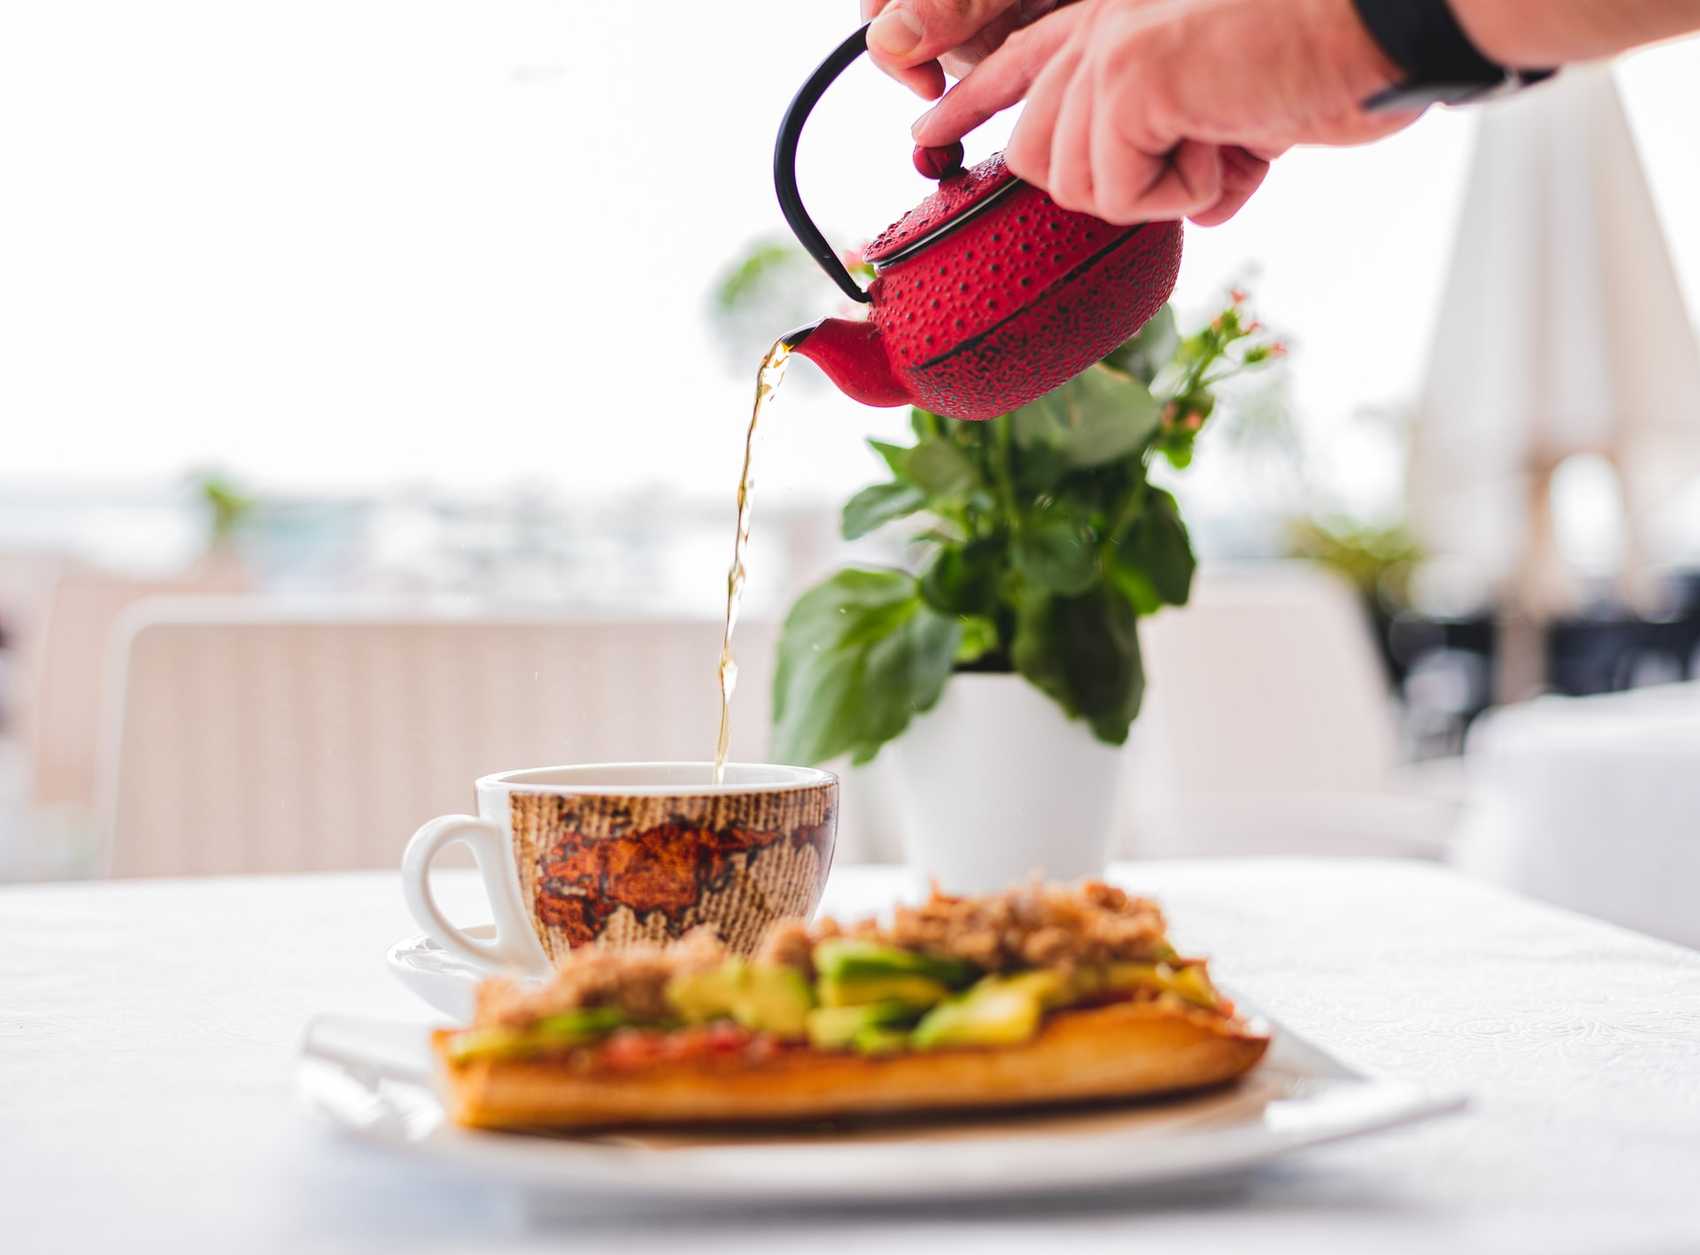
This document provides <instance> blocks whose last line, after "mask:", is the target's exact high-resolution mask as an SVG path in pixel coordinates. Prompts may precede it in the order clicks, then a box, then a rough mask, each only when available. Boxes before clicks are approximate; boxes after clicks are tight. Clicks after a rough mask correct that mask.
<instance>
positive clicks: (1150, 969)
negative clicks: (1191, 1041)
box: [1086, 963, 1220, 1010]
mask: <svg viewBox="0 0 1700 1255" xmlns="http://www.w3.org/2000/svg"><path fill="white" fill-rule="evenodd" d="M1098 979H1099V981H1100V983H1099V984H1097V985H1096V986H1095V987H1094V988H1092V989H1090V990H1088V991H1086V992H1093V993H1096V992H1099V991H1101V990H1126V989H1151V990H1155V991H1156V992H1157V993H1161V994H1174V995H1175V997H1177V998H1179V999H1181V1001H1183V1002H1190V1003H1192V1004H1193V1005H1194V1006H1198V1007H1204V1008H1206V1009H1210V1010H1214V1009H1215V1007H1216V1005H1217V1003H1218V1002H1219V1001H1220V999H1219V998H1218V996H1217V993H1216V989H1215V987H1214V986H1212V985H1211V983H1210V976H1209V973H1208V972H1207V971H1206V969H1205V967H1204V965H1203V964H1202V963H1188V964H1184V965H1182V966H1179V967H1173V966H1170V965H1169V964H1167V963H1112V964H1111V965H1110V966H1109V967H1108V968H1105V969H1104V970H1103V971H1102V973H1101V974H1100V975H1099V977H1098Z"/></svg>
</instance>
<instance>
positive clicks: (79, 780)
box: [22, 565, 246, 813]
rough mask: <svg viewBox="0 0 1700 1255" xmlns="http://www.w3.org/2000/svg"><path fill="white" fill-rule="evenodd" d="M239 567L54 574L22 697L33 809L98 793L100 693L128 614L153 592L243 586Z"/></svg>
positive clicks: (88, 800)
mask: <svg viewBox="0 0 1700 1255" xmlns="http://www.w3.org/2000/svg"><path fill="white" fill-rule="evenodd" d="M245 583H246V577H245V576H244V575H243V574H242V573H241V571H240V569H239V568H233V567H223V566H214V567H209V568H207V569H206V570H205V571H191V572H187V573H185V574H184V575H183V576H181V577H179V578H175V579H169V580H149V579H135V578H131V577H127V576H122V575H116V574H114V573H112V572H109V571H104V570H101V569H99V568H95V567H88V566H81V565H71V566H68V567H67V568H65V569H64V570H63V571H62V572H61V573H60V574H59V575H58V577H57V579H55V581H54V583H53V587H52V593H51V595H50V596H49V598H48V601H47V613H46V617H45V620H44V621H43V622H42V624H41V629H40V631H39V632H38V633H37V634H36V637H35V639H34V641H33V642H32V643H31V646H30V651H29V657H30V667H29V674H28V676H26V679H25V685H24V694H23V702H22V706H23V715H24V720H23V722H24V728H25V740H26V743H27V747H28V755H29V761H30V772H31V789H30V801H31V802H32V803H33V804H34V805H35V806H38V807H39V806H57V805H66V804H69V805H72V806H74V807H78V808H82V810H83V813H86V809H87V807H89V806H90V805H91V804H92V803H93V802H94V798H95V788H96V780H97V772H98V767H97V758H98V753H99V744H100V738H101V710H102V700H103V694H104V693H105V691H106V688H107V686H108V685H109V684H110V682H111V677H110V676H109V675H108V674H107V670H106V668H107V665H108V663H109V661H110V660H111V656H112V645H113V632H114V629H115V628H116V626H117V624H118V621H119V620H120V618H121V617H122V616H123V615H124V613H125V612H126V611H127V610H128V609H129V608H130V607H132V606H134V605H136V604H137V603H138V602H141V601H145V600H146V599H148V598H150V597H160V596H173V595H183V594H198V593H215V592H216V593H227V592H234V591H238V590H240V589H241V588H242V587H243V586H244V585H245Z"/></svg>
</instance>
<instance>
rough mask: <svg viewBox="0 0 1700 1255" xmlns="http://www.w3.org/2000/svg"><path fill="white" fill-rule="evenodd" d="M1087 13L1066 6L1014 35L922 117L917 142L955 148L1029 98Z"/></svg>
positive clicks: (916, 133)
mask: <svg viewBox="0 0 1700 1255" xmlns="http://www.w3.org/2000/svg"><path fill="white" fill-rule="evenodd" d="M1085 12H1086V6H1085V5H1070V6H1069V7H1067V8H1064V9H1059V10H1057V12H1055V13H1053V14H1051V15H1050V16H1049V17H1046V18H1044V19H1043V20H1042V21H1039V22H1035V23H1034V24H1033V25H1032V26H1028V27H1025V28H1023V29H1022V30H1019V31H1017V32H1015V33H1014V34H1012V35H1011V36H1010V37H1009V38H1008V39H1006V40H1005V41H1004V43H1003V46H1002V47H1000V48H999V49H998V50H997V51H996V52H994V53H992V54H991V55H990V56H989V57H987V58H986V59H985V60H984V61H982V62H980V64H979V65H977V66H975V67H974V69H973V71H972V72H971V73H970V74H969V75H968V77H967V78H965V79H963V80H962V81H961V82H959V83H957V84H956V86H955V87H952V88H951V89H950V90H949V91H948V92H946V93H945V96H944V99H943V100H941V101H939V103H938V104H937V105H935V106H934V107H933V108H932V109H931V110H929V111H928V112H927V113H925V114H923V115H922V116H921V118H920V119H919V120H918V121H917V122H916V123H915V127H914V134H915V142H916V143H917V144H921V145H924V146H925V147H929V148H932V147H937V146H940V145H943V144H950V143H954V142H955V141H957V140H959V139H961V138H962V137H963V136H964V135H966V134H968V132H969V131H972V130H973V129H974V128H975V127H977V126H979V125H980V124H981V123H982V122H984V121H985V120H986V119H987V118H990V117H992V116H993V115H994V114H997V113H1001V112H1002V111H1003V110H1005V109H1007V108H1009V107H1010V106H1011V105H1013V104H1014V103H1015V102H1016V101H1018V100H1020V99H1021V98H1022V97H1023V96H1025V95H1027V93H1028V89H1029V88H1031V87H1032V86H1033V83H1034V80H1036V79H1037V78H1038V77H1039V75H1040V74H1041V73H1042V72H1043V71H1044V69H1045V67H1046V65H1047V64H1048V63H1049V62H1050V60H1051V58H1052V57H1053V56H1054V55H1055V54H1056V52H1057V51H1058V50H1059V49H1060V48H1062V47H1063V45H1064V44H1066V43H1067V42H1068V39H1069V36H1070V35H1072V34H1073V33H1074V29H1075V27H1076V25H1077V24H1078V23H1079V21H1080V18H1081V16H1082V15H1083V14H1084V13H1085Z"/></svg>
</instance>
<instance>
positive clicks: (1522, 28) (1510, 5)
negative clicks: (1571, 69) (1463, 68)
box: [1447, 0, 1577, 70]
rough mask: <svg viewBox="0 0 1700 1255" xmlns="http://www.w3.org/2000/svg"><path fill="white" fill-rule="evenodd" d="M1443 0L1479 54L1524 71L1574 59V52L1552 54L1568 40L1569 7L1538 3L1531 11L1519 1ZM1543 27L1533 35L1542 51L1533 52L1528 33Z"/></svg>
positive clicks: (1570, 14)
mask: <svg viewBox="0 0 1700 1255" xmlns="http://www.w3.org/2000/svg"><path fill="white" fill-rule="evenodd" d="M1447 3H1448V5H1450V6H1451V9H1452V15H1453V16H1454V17H1455V18H1457V19H1458V25H1459V26H1461V27H1463V29H1464V34H1465V35H1467V36H1469V39H1470V42H1471V43H1473V44H1474V45H1475V46H1476V47H1477V49H1478V50H1480V52H1481V54H1482V55H1483V56H1484V57H1486V58H1488V59H1489V60H1490V61H1495V62H1497V63H1499V64H1500V65H1503V66H1505V67H1507V68H1508V69H1513V70H1526V69H1530V68H1532V67H1536V66H1544V65H1556V64H1561V63H1563V62H1565V61H1572V60H1576V59H1577V58H1576V57H1575V56H1574V55H1568V56H1561V55H1553V54H1554V52H1555V51H1556V50H1557V49H1559V48H1562V47H1566V46H1568V45H1569V44H1570V43H1571V40H1570V38H1569V37H1568V36H1567V35H1566V34H1565V33H1564V28H1565V26H1566V25H1567V23H1569V22H1570V21H1571V20H1572V17H1573V14H1572V13H1571V12H1566V10H1567V9H1570V8H1571V7H1572V6H1568V5H1562V4H1550V3H1542V4H1538V5H1536V6H1534V11H1532V12H1531V6H1529V5H1527V4H1525V3H1523V2H1522V0H1447ZM1543 27H1544V28H1545V32H1544V34H1535V36H1534V39H1535V41H1537V42H1538V44H1539V45H1540V46H1541V47H1542V51H1534V50H1533V47H1534V44H1532V41H1531V35H1532V34H1533V33H1534V32H1539V31H1540V30H1541V28H1543Z"/></svg>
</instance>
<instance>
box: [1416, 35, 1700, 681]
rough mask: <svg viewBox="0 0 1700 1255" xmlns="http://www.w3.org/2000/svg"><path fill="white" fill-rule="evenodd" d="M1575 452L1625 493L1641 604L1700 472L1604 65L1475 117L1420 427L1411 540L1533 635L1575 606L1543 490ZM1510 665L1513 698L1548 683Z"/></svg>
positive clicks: (1533, 660)
mask: <svg viewBox="0 0 1700 1255" xmlns="http://www.w3.org/2000/svg"><path fill="white" fill-rule="evenodd" d="M1578 453H1589V454H1595V455H1598V456H1599V457H1602V458H1604V459H1606V460H1607V461H1608V462H1609V463H1610V464H1611V465H1612V466H1613V467H1615V469H1616V471H1617V474H1618V476H1619V478H1620V480H1621V484H1622V496H1623V508H1624V512H1625V518H1624V530H1625V536H1626V541H1627V543H1626V548H1625V553H1624V563H1623V570H1622V572H1621V587H1622V590H1623V592H1624V594H1625V595H1626V597H1628V598H1629V599H1631V600H1634V599H1636V598H1638V597H1639V596H1640V595H1641V594H1643V593H1644V591H1645V589H1646V588H1647V585H1648V582H1649V581H1648V579H1647V571H1646V554H1645V551H1644V546H1643V545H1642V544H1641V543H1640V538H1641V537H1643V536H1645V535H1646V534H1647V533H1648V532H1649V531H1650V530H1651V527H1650V524H1651V522H1652V519H1653V518H1654V517H1655V516H1656V515H1657V514H1658V513H1659V511H1660V510H1661V509H1662V508H1664V507H1665V506H1666V505H1667V504H1668V503H1670V501H1671V500H1672V498H1673V496H1674V494H1675V493H1676V492H1677V491H1678V490H1679V489H1680V488H1682V487H1683V486H1684V485H1685V484H1687V483H1689V482H1692V481H1693V480H1694V478H1695V477H1696V475H1700V351H1697V348H1696V343H1695V339H1694V332H1693V329H1692V327H1691V325H1690V323H1689V318H1688V313H1687V309H1686V307H1685V305H1684V303H1683V298H1682V293H1681V290H1680V288H1679V286H1678V283H1677V279H1676V275H1675V273H1674V271H1673V269H1672V266H1671V260H1670V254H1669V251H1668V249H1667V247H1666V244H1665V238H1664V234H1663V232H1662V230H1661V229H1660V226H1659V219H1658V214H1657V212H1656V210H1655V209H1654V206H1653V198H1652V195H1651V192H1650V191H1649V189H1648V186H1647V181H1646V177H1645V174H1644V173H1643V170H1642V167H1641V162H1640V158H1639V156H1638V155H1637V151H1636V145H1635V140H1634V137H1633V135H1632V134H1631V132H1630V129H1629V124H1628V121H1627V119H1626V117H1625V115H1624V110H1623V105H1622V101H1621V99H1620V98H1619V96H1618V91H1617V87H1616V84H1615V82H1614V80H1613V77H1612V74H1611V71H1610V69H1609V68H1605V67H1589V68H1579V69H1574V70H1569V71H1566V72H1565V73H1564V74H1563V75H1561V76H1560V77H1559V79H1558V80H1557V81H1555V82H1554V83H1552V84H1550V85H1549V86H1547V87H1545V88H1542V89H1539V90H1537V91H1533V92H1530V93H1528V94H1527V95H1525V96H1523V97H1520V98H1518V99H1514V100H1512V101H1509V102H1506V103H1505V104H1502V105H1500V106H1498V107H1496V108H1493V109H1491V110H1488V111H1485V112H1484V113H1483V115H1482V119H1481V125H1480V129H1479V131H1478V134H1477V139H1476V148H1475V154H1474V157H1473V159H1472V164H1471V170H1470V175H1469V178H1468V180H1467V183H1466V191H1465V197H1464V206H1463V213H1462V216H1461V218H1460V225H1459V231H1458V238H1457V242H1456V244H1455V245H1454V248H1453V257H1452V265H1451V273H1450V276H1449V277H1448V280H1447V283H1446V287H1445V294H1444V297H1443V299H1442V305H1441V312H1440V320H1439V325H1438V329H1437V331H1436V334H1435V338H1434V342H1433V346H1432V350H1431V356H1430V361H1429V366H1428V374H1427V379H1426V381H1425V384H1424V387H1423V391H1422V395H1421V400H1420V402H1419V405H1418V410H1417V414H1416V416H1415V421H1414V427H1413V430H1412V445H1411V461H1410V470H1409V491H1410V508H1411V519H1412V522H1413V525H1414V527H1415V530H1416V532H1417V535H1418V537H1419V538H1420V540H1421V541H1422V543H1423V544H1424V546H1425V547H1426V548H1427V549H1429V550H1430V551H1432V552H1434V553H1437V554H1445V555H1451V556H1454V557H1461V558H1464V559H1467V560H1468V561H1469V562H1470V564H1471V565H1472V566H1473V567H1474V568H1475V569H1476V570H1477V571H1478V572H1479V574H1480V575H1481V576H1482V577H1483V579H1484V581H1487V582H1489V583H1491V584H1492V585H1493V586H1495V587H1497V588H1499V589H1500V590H1501V593H1502V599H1503V603H1504V605H1505V607H1506V609H1507V611H1508V612H1509V615H1510V617H1511V618H1512V619H1514V620H1520V621H1521V623H1522V624H1523V626H1524V628H1525V629H1527V628H1528V627H1529V625H1531V624H1534V623H1538V621H1539V620H1541V619H1543V618H1545V617H1548V616H1550V615H1552V614H1555V613H1558V612H1560V611H1562V610H1565V609H1568V608H1571V607H1572V606H1573V604H1574V601H1575V596H1576V593H1575V590H1574V588H1573V587H1572V580H1571V577H1570V574H1569V572H1568V571H1567V570H1566V567H1565V564H1564V562H1563V561H1562V560H1561V557H1560V555H1559V552H1558V549H1557V546H1556V544H1555V539H1554V537H1555V529H1554V526H1553V521H1552V513H1551V499H1550V492H1549V489H1550V484H1551V479H1552V476H1553V473H1554V471H1555V470H1556V469H1557V467H1558V466H1559V464H1560V463H1562V462H1563V461H1564V460H1565V459H1566V458H1567V457H1570V456H1572V455H1574V454H1578ZM1508 626H1515V624H1508ZM1512 638H1513V640H1516V639H1519V638H1521V639H1523V640H1525V641H1529V640H1530V639H1531V633H1530V632H1529V631H1528V630H1524V631H1523V632H1517V631H1513V632H1512ZM1509 644H1510V642H1508V645H1509ZM1513 652H1515V651H1513ZM1509 661H1510V662H1511V664H1512V665H1511V666H1510V667H1509V669H1508V671H1507V674H1506V676H1505V678H1504V679H1503V680H1502V683H1501V691H1502V695H1505V690H1506V689H1507V688H1510V689H1513V690H1516V689H1522V688H1526V687H1528V686H1529V685H1530V684H1531V683H1538V680H1539V676H1538V651H1528V650H1526V651H1525V653H1524V656H1523V658H1522V659H1521V664H1522V665H1520V666H1519V665H1518V662H1519V660H1518V659H1517V658H1512V659H1510V660H1509Z"/></svg>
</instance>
